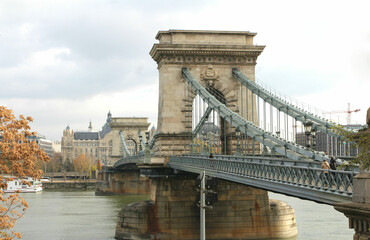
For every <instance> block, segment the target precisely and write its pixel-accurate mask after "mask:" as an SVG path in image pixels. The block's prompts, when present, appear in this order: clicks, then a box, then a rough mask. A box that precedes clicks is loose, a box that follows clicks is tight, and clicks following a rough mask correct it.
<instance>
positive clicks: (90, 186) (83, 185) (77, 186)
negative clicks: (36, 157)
mask: <svg viewBox="0 0 370 240" xmlns="http://www.w3.org/2000/svg"><path fill="white" fill-rule="evenodd" d="M96 183H97V181H96V180H91V181H81V182H80V181H50V182H43V183H42V186H43V189H44V191H56V190H58V191H60V190H76V191H81V190H82V191H86V190H95V188H96Z"/></svg>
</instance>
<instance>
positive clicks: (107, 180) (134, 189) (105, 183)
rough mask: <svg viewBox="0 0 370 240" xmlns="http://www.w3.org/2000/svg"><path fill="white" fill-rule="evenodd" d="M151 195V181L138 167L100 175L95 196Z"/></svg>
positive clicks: (106, 171) (107, 171)
mask: <svg viewBox="0 0 370 240" xmlns="http://www.w3.org/2000/svg"><path fill="white" fill-rule="evenodd" d="M124 194H150V180H149V179H148V178H146V177H143V176H141V175H140V170H139V169H138V168H137V167H136V166H133V165H131V166H127V167H126V168H124V169H120V170H113V169H111V170H105V171H102V172H100V173H99V177H98V183H97V185H96V189H95V195H97V196H104V195H124Z"/></svg>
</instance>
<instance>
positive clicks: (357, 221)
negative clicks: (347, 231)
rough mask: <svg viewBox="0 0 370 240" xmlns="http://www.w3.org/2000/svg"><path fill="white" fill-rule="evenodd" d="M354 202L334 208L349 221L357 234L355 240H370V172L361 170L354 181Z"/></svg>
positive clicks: (350, 226) (337, 205)
mask: <svg viewBox="0 0 370 240" xmlns="http://www.w3.org/2000/svg"><path fill="white" fill-rule="evenodd" d="M353 188H354V190H353V199H352V202H346V203H340V204H336V205H335V206H334V208H335V209H336V210H337V211H339V212H342V213H343V214H344V215H345V216H346V217H348V220H349V228H353V229H354V230H355V231H356V233H355V235H354V236H353V239H354V240H368V239H370V171H365V170H360V174H358V175H357V176H355V178H354V179H353Z"/></svg>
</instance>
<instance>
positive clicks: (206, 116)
mask: <svg viewBox="0 0 370 240" xmlns="http://www.w3.org/2000/svg"><path fill="white" fill-rule="evenodd" d="M211 112H212V108H210V107H207V109H206V111H205V113H204V114H203V116H202V118H201V119H200V121H199V123H198V125H197V126H196V127H195V128H194V130H193V132H192V136H193V139H194V138H195V137H196V135H197V133H198V132H199V131H200V129H201V128H202V127H203V125H204V123H205V122H206V121H207V119H208V116H209V114H211Z"/></svg>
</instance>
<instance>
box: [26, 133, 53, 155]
mask: <svg viewBox="0 0 370 240" xmlns="http://www.w3.org/2000/svg"><path fill="white" fill-rule="evenodd" d="M27 140H28V141H30V142H32V141H35V142H36V143H37V145H38V146H39V148H41V149H43V150H44V151H45V152H46V153H47V154H48V155H49V157H51V156H52V155H53V153H54V149H53V141H51V140H49V139H46V137H45V136H43V135H41V134H37V135H36V136H29V137H27Z"/></svg>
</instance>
